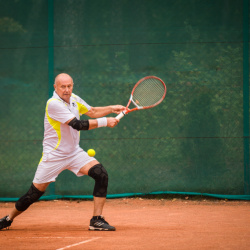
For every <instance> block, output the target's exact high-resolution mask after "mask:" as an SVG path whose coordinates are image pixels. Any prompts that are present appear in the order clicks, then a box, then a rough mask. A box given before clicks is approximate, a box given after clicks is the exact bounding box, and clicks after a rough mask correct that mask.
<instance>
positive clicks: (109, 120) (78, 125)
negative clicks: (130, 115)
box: [66, 117, 119, 131]
mask: <svg viewBox="0 0 250 250" xmlns="http://www.w3.org/2000/svg"><path fill="white" fill-rule="evenodd" d="M105 119H106V122H105ZM118 122H119V120H118V119H116V118H114V117H103V118H98V119H89V120H78V119H77V118H76V117H74V118H73V119H70V120H68V121H67V122H66V124H68V125H69V126H71V127H72V128H74V129H76V130H78V131H79V130H91V129H95V128H99V127H106V126H107V127H110V128H113V127H115V126H116V125H117V124H118ZM103 123H104V125H103Z"/></svg>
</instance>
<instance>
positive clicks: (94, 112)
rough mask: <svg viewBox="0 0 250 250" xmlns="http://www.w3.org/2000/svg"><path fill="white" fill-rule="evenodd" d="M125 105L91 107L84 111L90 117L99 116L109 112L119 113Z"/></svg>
mask: <svg viewBox="0 0 250 250" xmlns="http://www.w3.org/2000/svg"><path fill="white" fill-rule="evenodd" d="M123 110H125V107H124V106H122V105H110V106H106V107H91V109H90V110H89V111H88V112H86V113H85V115H87V116H89V117H90V118H99V117H103V116H106V115H109V114H111V113H115V114H120V113H121V112H122V111H123Z"/></svg>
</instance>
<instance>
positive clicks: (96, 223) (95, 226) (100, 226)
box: [89, 215, 115, 231]
mask: <svg viewBox="0 0 250 250" xmlns="http://www.w3.org/2000/svg"><path fill="white" fill-rule="evenodd" d="M89 230H91V231H115V227H113V226H110V225H109V224H108V222H107V221H105V219H104V217H103V216H102V215H100V216H93V217H92V219H91V220H90V225H89Z"/></svg>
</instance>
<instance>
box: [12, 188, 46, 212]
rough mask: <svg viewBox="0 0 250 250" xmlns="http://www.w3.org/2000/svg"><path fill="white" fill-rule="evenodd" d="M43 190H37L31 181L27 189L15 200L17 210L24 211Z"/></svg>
mask: <svg viewBox="0 0 250 250" xmlns="http://www.w3.org/2000/svg"><path fill="white" fill-rule="evenodd" d="M43 194H44V192H41V191H39V190H38V189H37V188H36V187H35V186H34V185H33V183H32V185H31V187H30V189H29V191H28V192H27V193H26V194H25V195H24V196H22V197H21V198H20V199H19V200H18V201H17V202H16V209H17V210H18V211H25V210H26V209H27V208H28V207H29V206H30V205H31V204H33V203H34V202H35V201H37V200H38V199H39V198H40V197H41V196H42V195H43Z"/></svg>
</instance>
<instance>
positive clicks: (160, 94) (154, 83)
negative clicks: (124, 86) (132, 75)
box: [116, 76, 167, 120]
mask: <svg viewBox="0 0 250 250" xmlns="http://www.w3.org/2000/svg"><path fill="white" fill-rule="evenodd" d="M166 93H167V87H166V85H165V83H164V82H163V81H162V80H161V79H160V78H159V77H156V76H146V77H144V78H142V79H141V80H140V81H138V82H137V83H136V84H135V86H134V88H133V90H132V93H131V95H130V99H129V101H128V104H127V106H126V109H125V110H124V111H122V112H121V113H120V114H119V115H118V116H116V119H118V120H120V119H121V118H122V117H123V116H125V115H126V114H128V113H130V112H133V111H136V110H140V109H149V108H153V107H155V106H156V105H158V104H160V103H161V102H162V101H163V99H164V98H165V96H166ZM131 103H133V104H134V107H133V108H132V109H130V108H129V105H130V104H131Z"/></svg>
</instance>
